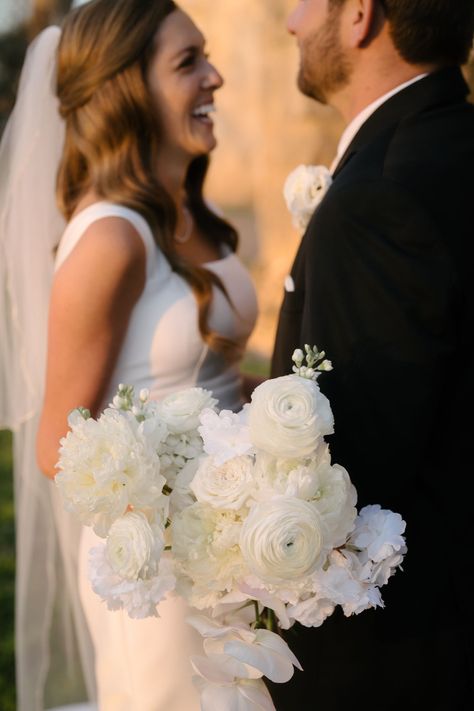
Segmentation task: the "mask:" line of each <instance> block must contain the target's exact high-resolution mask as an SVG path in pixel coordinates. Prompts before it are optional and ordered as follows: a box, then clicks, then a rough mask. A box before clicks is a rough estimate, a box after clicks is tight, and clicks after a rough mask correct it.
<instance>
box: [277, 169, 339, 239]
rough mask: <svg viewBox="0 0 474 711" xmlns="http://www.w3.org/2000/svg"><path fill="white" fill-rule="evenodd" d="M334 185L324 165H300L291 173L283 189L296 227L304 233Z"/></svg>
mask: <svg viewBox="0 0 474 711" xmlns="http://www.w3.org/2000/svg"><path fill="white" fill-rule="evenodd" d="M331 183H332V176H331V173H330V172H329V170H328V169H327V168H326V167H325V166H323V165H299V166H298V167H297V168H295V170H294V171H293V172H292V173H290V175H289V176H288V177H287V179H286V181H285V185H284V187H283V195H284V197H285V201H286V205H287V207H288V210H289V211H290V212H291V215H292V218H293V224H294V226H295V227H296V228H297V229H298V230H300V231H301V232H304V231H305V229H306V227H307V226H308V223H309V221H310V219H311V217H312V215H313V213H314V211H315V209H316V208H317V206H318V205H319V203H320V202H321V200H322V199H323V197H324V196H325V195H326V192H327V191H328V189H329V187H330V186H331Z"/></svg>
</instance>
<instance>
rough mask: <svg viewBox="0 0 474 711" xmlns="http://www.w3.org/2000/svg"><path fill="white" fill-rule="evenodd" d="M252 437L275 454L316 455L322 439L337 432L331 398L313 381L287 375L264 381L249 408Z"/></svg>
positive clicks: (255, 391) (298, 456)
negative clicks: (330, 402) (330, 403)
mask: <svg viewBox="0 0 474 711" xmlns="http://www.w3.org/2000/svg"><path fill="white" fill-rule="evenodd" d="M249 425H250V437H251V440H252V443H253V445H254V446H255V447H256V448H257V449H262V450H263V451H265V452H268V453H269V454H272V455H273V456H275V457H282V458H288V459H291V458H299V459H301V458H303V457H310V456H312V455H313V454H314V453H315V451H316V449H317V447H318V445H319V444H320V441H321V438H322V437H324V436H325V435H329V434H332V432H333V431H334V428H333V425H334V418H333V415H332V411H331V407H330V405H329V400H328V399H327V398H326V397H325V395H323V394H322V393H321V391H320V389H319V386H318V384H317V383H316V382H314V381H313V380H306V379H304V378H300V377H299V376H298V375H285V376H283V377H281V378H273V379H271V380H266V381H265V382H263V383H261V384H260V385H259V386H258V387H257V388H255V390H254V391H253V394H252V402H251V404H250V408H249Z"/></svg>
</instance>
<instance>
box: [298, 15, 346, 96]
mask: <svg viewBox="0 0 474 711" xmlns="http://www.w3.org/2000/svg"><path fill="white" fill-rule="evenodd" d="M339 24H340V23H339V8H337V7H336V8H334V10H333V11H332V12H330V13H329V16H328V17H327V19H326V21H325V23H324V25H322V27H320V28H319V30H317V31H316V32H315V33H314V34H313V36H312V37H310V38H309V39H308V40H307V41H306V42H305V44H304V45H302V47H301V50H300V51H301V63H300V69H299V73H298V88H299V89H300V91H301V92H302V93H303V94H305V96H309V97H311V98H312V99H315V100H316V101H319V102H320V103H322V104H327V103H328V102H329V101H330V97H331V95H333V94H334V93H335V92H337V91H339V90H340V89H342V88H344V86H346V85H347V84H348V82H349V79H350V76H351V74H352V65H351V63H350V60H349V58H348V56H347V53H346V51H345V50H344V49H343V47H341V41H340V37H339Z"/></svg>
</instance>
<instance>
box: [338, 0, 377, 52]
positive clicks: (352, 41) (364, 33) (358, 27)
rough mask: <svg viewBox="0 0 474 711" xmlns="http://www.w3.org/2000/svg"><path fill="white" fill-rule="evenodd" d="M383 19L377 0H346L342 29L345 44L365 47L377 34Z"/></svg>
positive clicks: (352, 46)
mask: <svg viewBox="0 0 474 711" xmlns="http://www.w3.org/2000/svg"><path fill="white" fill-rule="evenodd" d="M383 19H384V16H383V12H382V10H381V6H380V2H379V0H346V2H345V6H344V16H343V30H342V31H343V33H344V35H345V40H346V46H348V47H350V48H351V49H358V48H363V47H366V46H367V45H368V44H369V43H370V41H371V39H372V38H373V37H375V36H376V35H377V34H378V31H379V29H380V26H381V22H383Z"/></svg>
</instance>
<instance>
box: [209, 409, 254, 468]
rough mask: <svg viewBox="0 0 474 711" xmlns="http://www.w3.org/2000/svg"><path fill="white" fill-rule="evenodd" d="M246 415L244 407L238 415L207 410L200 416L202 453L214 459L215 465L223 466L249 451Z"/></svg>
mask: <svg viewBox="0 0 474 711" xmlns="http://www.w3.org/2000/svg"><path fill="white" fill-rule="evenodd" d="M246 413H247V408H246V407H244V408H243V410H241V411H240V412H238V413H235V412H231V410H221V411H220V412H219V413H217V412H215V411H214V410H210V409H208V410H204V411H203V413H202V414H201V417H200V420H201V426H200V427H199V428H198V429H199V433H200V435H201V437H202V439H203V442H204V451H205V452H206V454H209V455H211V456H212V457H213V458H214V460H215V462H216V464H223V463H224V462H225V461H227V460H228V459H232V457H237V456H239V455H241V454H247V453H248V452H249V451H250V450H251V448H252V443H251V441H250V431H249V426H248V424H247V414H246Z"/></svg>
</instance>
